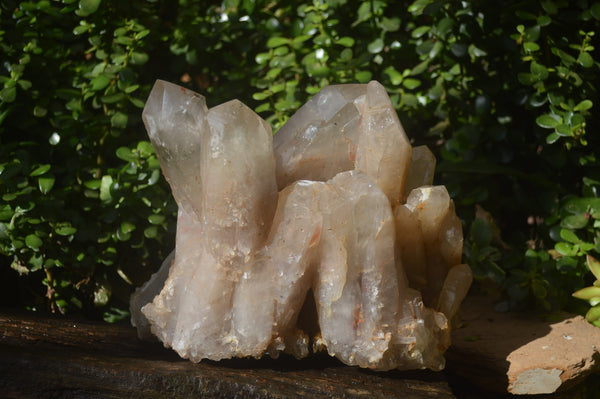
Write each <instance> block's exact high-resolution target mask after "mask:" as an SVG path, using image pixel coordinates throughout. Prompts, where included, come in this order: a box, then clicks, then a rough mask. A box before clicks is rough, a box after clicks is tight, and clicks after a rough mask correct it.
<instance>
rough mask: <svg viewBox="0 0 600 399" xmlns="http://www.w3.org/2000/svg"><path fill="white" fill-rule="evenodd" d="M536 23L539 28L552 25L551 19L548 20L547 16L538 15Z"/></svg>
mask: <svg viewBox="0 0 600 399" xmlns="http://www.w3.org/2000/svg"><path fill="white" fill-rule="evenodd" d="M537 23H538V25H540V26H548V25H550V24H551V23H552V18H550V17H549V16H547V15H540V16H539V17H538V18H537Z"/></svg>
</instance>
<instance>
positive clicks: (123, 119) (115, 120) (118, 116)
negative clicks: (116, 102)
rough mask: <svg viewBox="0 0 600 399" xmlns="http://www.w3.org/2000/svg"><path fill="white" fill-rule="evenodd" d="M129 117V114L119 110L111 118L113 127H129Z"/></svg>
mask: <svg viewBox="0 0 600 399" xmlns="http://www.w3.org/2000/svg"><path fill="white" fill-rule="evenodd" d="M128 119H129V118H128V116H127V114H124V113H122V112H117V113H115V114H114V115H113V116H112V117H111V118H110V124H111V126H112V127H116V128H120V129H125V128H126V127H127V120H128Z"/></svg>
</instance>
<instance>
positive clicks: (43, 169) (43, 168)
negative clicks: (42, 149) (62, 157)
mask: <svg viewBox="0 0 600 399" xmlns="http://www.w3.org/2000/svg"><path fill="white" fill-rule="evenodd" d="M50 168H51V166H50V165H49V164H45V165H40V166H38V167H37V168H35V169H34V170H33V171H32V172H31V173H30V174H29V176H31V177H35V176H40V175H43V174H44V173H46V172H48V171H49V170H50Z"/></svg>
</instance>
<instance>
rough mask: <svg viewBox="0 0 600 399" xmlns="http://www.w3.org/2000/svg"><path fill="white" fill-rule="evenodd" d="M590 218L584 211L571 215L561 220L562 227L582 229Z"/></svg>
mask: <svg viewBox="0 0 600 399" xmlns="http://www.w3.org/2000/svg"><path fill="white" fill-rule="evenodd" d="M588 220H589V216H586V215H585V214H584V213H582V214H579V215H569V216H567V217H565V218H563V219H562V220H561V221H560V227H563V228H566V229H582V228H584V227H585V226H587V223H588ZM567 241H568V240H567Z"/></svg>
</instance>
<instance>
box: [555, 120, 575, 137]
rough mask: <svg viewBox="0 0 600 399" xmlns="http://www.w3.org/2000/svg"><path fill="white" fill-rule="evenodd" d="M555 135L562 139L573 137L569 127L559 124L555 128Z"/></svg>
mask: <svg viewBox="0 0 600 399" xmlns="http://www.w3.org/2000/svg"><path fill="white" fill-rule="evenodd" d="M556 133H558V134H559V135H561V136H563V137H566V136H572V135H573V131H572V130H571V128H570V127H569V125H567V124H565V123H560V124H559V125H558V126H556Z"/></svg>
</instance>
